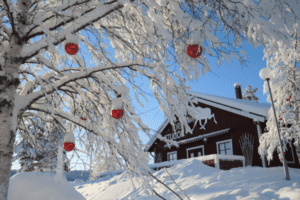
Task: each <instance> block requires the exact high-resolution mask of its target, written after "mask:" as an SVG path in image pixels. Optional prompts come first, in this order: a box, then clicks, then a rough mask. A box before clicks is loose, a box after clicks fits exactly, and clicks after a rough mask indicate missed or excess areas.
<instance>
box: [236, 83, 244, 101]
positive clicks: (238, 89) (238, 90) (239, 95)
mask: <svg viewBox="0 0 300 200" xmlns="http://www.w3.org/2000/svg"><path fill="white" fill-rule="evenodd" d="M234 87H235V96H236V99H243V98H242V89H241V84H240V83H235V84H234Z"/></svg>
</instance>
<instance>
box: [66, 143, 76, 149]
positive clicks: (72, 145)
mask: <svg viewBox="0 0 300 200" xmlns="http://www.w3.org/2000/svg"><path fill="white" fill-rule="evenodd" d="M74 147H75V144H74V143H72V142H65V143H64V149H65V150H66V151H72V150H73V149H74Z"/></svg>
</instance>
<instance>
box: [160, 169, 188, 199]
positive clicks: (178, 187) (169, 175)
mask: <svg viewBox="0 0 300 200" xmlns="http://www.w3.org/2000/svg"><path fill="white" fill-rule="evenodd" d="M165 171H166V172H167V173H168V174H169V176H170V178H171V179H172V181H173V182H174V183H175V185H177V183H176V182H175V181H174V179H173V178H172V176H171V175H170V173H169V172H168V170H167V168H165ZM177 187H178V188H179V189H180V190H181V192H183V194H184V195H185V196H186V197H187V198H188V199H189V200H191V199H190V198H189V197H188V195H186V193H185V192H184V191H183V190H182V189H181V188H180V187H179V186H178V185H177Z"/></svg>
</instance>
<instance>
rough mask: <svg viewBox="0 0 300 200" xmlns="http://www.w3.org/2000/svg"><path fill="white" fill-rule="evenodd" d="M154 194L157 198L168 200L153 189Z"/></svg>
mask: <svg viewBox="0 0 300 200" xmlns="http://www.w3.org/2000/svg"><path fill="white" fill-rule="evenodd" d="M153 192H154V193H155V194H156V195H157V196H159V197H160V198H161V199H164V200H167V199H165V198H163V197H162V196H160V195H159V194H158V193H157V192H156V191H155V190H154V189H153Z"/></svg>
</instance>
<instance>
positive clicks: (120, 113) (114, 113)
mask: <svg viewBox="0 0 300 200" xmlns="http://www.w3.org/2000/svg"><path fill="white" fill-rule="evenodd" d="M111 115H112V117H113V118H115V119H121V118H122V117H123V110H121V109H118V110H112V113H111Z"/></svg>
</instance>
